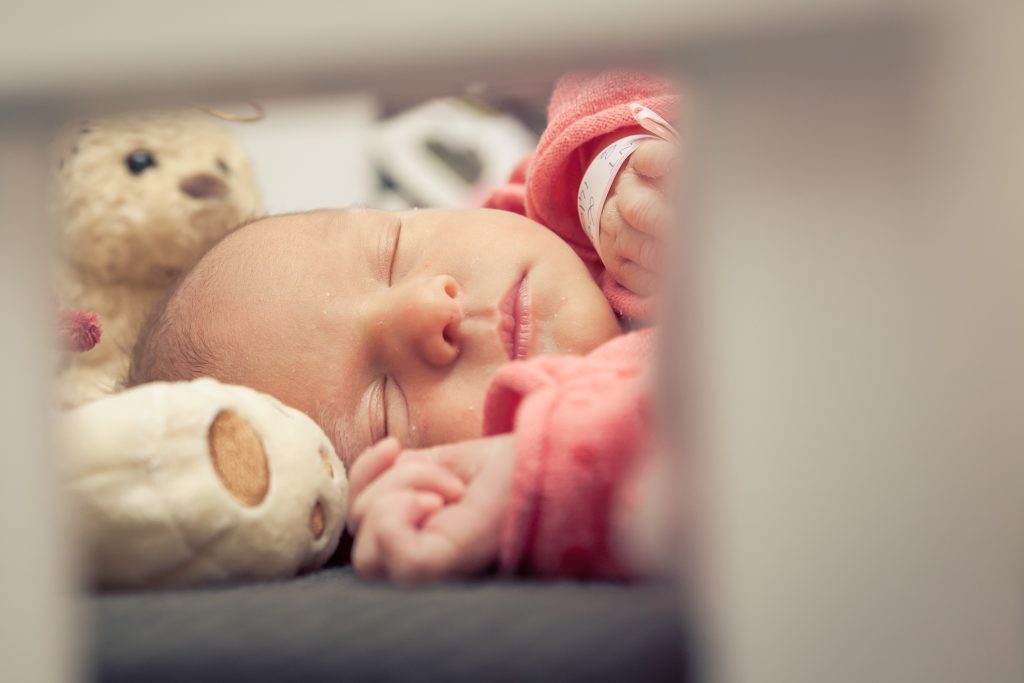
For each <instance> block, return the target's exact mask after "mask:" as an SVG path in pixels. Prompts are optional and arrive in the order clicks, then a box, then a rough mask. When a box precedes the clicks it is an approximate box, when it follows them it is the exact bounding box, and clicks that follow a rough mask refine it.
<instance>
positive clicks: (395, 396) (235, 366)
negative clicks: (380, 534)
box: [201, 209, 620, 464]
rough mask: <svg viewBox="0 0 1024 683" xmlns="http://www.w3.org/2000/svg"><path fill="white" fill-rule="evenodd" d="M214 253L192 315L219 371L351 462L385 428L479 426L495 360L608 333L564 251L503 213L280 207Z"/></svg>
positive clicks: (403, 431)
mask: <svg viewBox="0 0 1024 683" xmlns="http://www.w3.org/2000/svg"><path fill="white" fill-rule="evenodd" d="M219 251H220V252H221V254H220V257H221V262H222V266H223V267H222V268H220V269H219V270H218V273H217V275H216V276H215V277H212V278H211V280H210V283H209V284H208V285H207V286H206V287H205V288H204V289H205V292H204V294H203V295H202V298H203V306H202V314H201V315H202V317H203V321H204V322H203V326H204V327H205V328H206V332H207V334H206V338H207V340H208V341H209V343H210V346H211V347H212V349H213V350H214V353H215V354H216V355H217V356H218V357H219V358H220V359H221V362H220V363H219V365H220V367H221V368H222V370H221V371H220V372H218V376H219V378H220V379H222V380H224V381H228V382H234V383H238V384H245V385H248V386H252V387H255V388H256V389H259V390H261V391H265V392H267V393H269V394H272V395H274V396H276V397H278V398H279V399H281V400H282V401H284V402H285V403H288V404H290V405H292V406H294V407H296V408H298V409H299V410H302V411H304V412H306V413H307V414H309V415H310V416H311V417H313V419H314V420H316V421H317V422H318V423H319V424H320V425H321V427H323V428H324V430H325V431H326V432H327V434H328V436H329V437H331V439H332V440H333V441H334V443H335V444H336V445H337V446H338V449H339V455H341V457H342V459H343V460H345V462H346V463H348V464H351V462H352V460H353V459H354V458H355V456H356V455H358V454H359V452H361V451H362V449H364V448H366V447H367V446H369V445H370V444H372V443H373V442H375V441H377V440H378V439H381V438H383V437H384V436H387V435H393V436H396V437H398V439H399V440H400V441H401V442H402V443H403V444H404V445H406V446H407V447H412V448H414V447H425V446H430V445H434V444H439V443H447V442H451V441H457V440H460V439H465V438H472V437H475V436H479V435H480V433H481V427H482V408H483V401H484V396H485V393H486V390H487V387H488V385H489V383H490V381H491V379H492V378H493V377H494V374H495V371H496V370H497V369H498V368H499V367H500V366H501V365H502V364H504V363H507V362H509V360H511V359H517V358H526V357H531V356H534V355H538V354H551V353H571V354H580V353H586V352H588V351H590V350H591V349H593V348H595V347H596V346H598V345H599V344H601V343H602V342H604V341H606V340H608V339H610V338H611V337H613V336H615V335H616V334H618V333H619V332H620V329H619V326H618V322H617V320H616V318H615V315H614V314H613V313H612V310H611V308H610V307H609V305H608V303H607V301H606V300H605V298H604V296H603V295H602V293H601V291H600V289H599V288H598V287H597V285H596V284H595V283H594V281H593V279H592V278H591V276H590V274H589V273H588V272H587V269H586V267H585V266H584V264H583V262H582V261H580V259H579V258H578V257H577V256H576V255H575V254H574V253H573V251H572V250H571V249H570V248H569V247H568V246H567V245H566V244H565V243H564V242H562V241H561V240H560V239H559V238H557V237H555V236H554V235H553V234H552V233H551V232H549V231H548V230H546V229H545V228H543V227H542V226H540V225H538V224H536V223H534V222H533V221H530V220H528V219H526V218H523V217H521V216H518V215H516V214H512V213H509V212H505V211H494V210H487V209H462V210H413V211H404V212H399V213H391V212H383V211H373V210H361V209H360V210H323V211H315V212H310V213H303V214H293V215H286V216H276V217H272V218H267V219H264V220H261V221H259V222H258V223H255V224H253V225H251V226H249V227H247V228H246V229H244V230H242V231H240V232H239V233H236V234H235V235H233V236H232V237H230V238H229V239H228V240H226V241H225V242H224V243H223V244H222V245H220V247H219Z"/></svg>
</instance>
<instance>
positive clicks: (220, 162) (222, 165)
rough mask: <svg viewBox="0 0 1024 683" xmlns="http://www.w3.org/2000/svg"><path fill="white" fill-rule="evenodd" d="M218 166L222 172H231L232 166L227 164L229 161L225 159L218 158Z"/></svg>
mask: <svg viewBox="0 0 1024 683" xmlns="http://www.w3.org/2000/svg"><path fill="white" fill-rule="evenodd" d="M217 168H219V169H220V171H221V173H223V174H224V175H228V174H229V173H231V167H230V166H228V165H227V162H226V161H224V160H223V159H217Z"/></svg>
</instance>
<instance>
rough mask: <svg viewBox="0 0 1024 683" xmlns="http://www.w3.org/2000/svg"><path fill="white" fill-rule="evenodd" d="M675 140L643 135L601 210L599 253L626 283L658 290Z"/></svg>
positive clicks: (646, 291) (639, 290)
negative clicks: (645, 138)
mask: <svg viewBox="0 0 1024 683" xmlns="http://www.w3.org/2000/svg"><path fill="white" fill-rule="evenodd" d="M675 153H676V146H675V145H674V144H673V143H671V142H666V141H664V140H644V141H643V142H641V143H640V144H639V145H638V146H637V148H636V151H634V152H633V154H632V155H631V156H630V158H629V160H628V161H627V162H626V164H625V165H624V166H623V168H622V169H621V170H620V171H619V174H618V176H617V177H616V178H615V182H614V183H613V184H612V187H611V191H610V192H609V193H608V199H607V201H606V202H605V205H604V210H603V211H602V212H601V222H600V236H599V239H598V254H599V255H600V256H601V260H602V261H603V262H604V265H605V268H607V269H608V272H610V273H611V275H612V277H614V278H615V280H616V281H617V282H618V283H619V284H621V285H622V286H623V287H625V288H627V289H629V290H630V291H632V292H634V293H636V294H638V295H639V296H650V295H651V294H653V293H654V286H655V282H656V274H657V271H658V267H659V260H660V251H661V247H662V237H663V234H664V229H665V223H666V222H667V221H668V218H669V203H668V200H667V199H666V196H665V194H664V191H663V190H664V189H665V185H666V184H667V182H668V180H669V175H670V172H671V170H672V165H673V160H674V156H675Z"/></svg>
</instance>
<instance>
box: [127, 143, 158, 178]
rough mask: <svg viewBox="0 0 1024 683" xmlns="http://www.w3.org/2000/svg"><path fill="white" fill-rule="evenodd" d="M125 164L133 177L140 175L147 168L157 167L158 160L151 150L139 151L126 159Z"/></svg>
mask: <svg viewBox="0 0 1024 683" xmlns="http://www.w3.org/2000/svg"><path fill="white" fill-rule="evenodd" d="M124 163H125V165H126V166H127V167H128V170H129V171H131V172H132V175H139V174H140V173H142V172H143V171H145V170H146V169H147V168H151V167H153V166H156V159H154V158H153V155H152V154H151V153H150V152H149V150H145V149H137V150H135V151H134V152H132V153H131V154H129V155H128V156H126V157H125V158H124Z"/></svg>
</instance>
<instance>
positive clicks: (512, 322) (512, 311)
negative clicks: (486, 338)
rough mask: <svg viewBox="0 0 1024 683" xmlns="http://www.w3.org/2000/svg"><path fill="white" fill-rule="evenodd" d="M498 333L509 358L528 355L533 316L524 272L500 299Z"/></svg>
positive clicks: (527, 281)
mask: <svg viewBox="0 0 1024 683" xmlns="http://www.w3.org/2000/svg"><path fill="white" fill-rule="evenodd" d="M498 335H499V337H501V342H502V344H503V345H504V346H505V351H506V352H507V353H508V357H509V360H519V359H521V358H527V357H528V356H529V355H530V348H531V342H532V341H533V317H532V315H531V311H530V285H529V280H528V279H527V277H526V273H523V274H522V275H520V276H519V277H518V278H516V280H515V282H513V283H512V287H510V288H509V290H508V292H506V293H505V296H504V297H503V298H502V300H501V320H500V322H499V323H498Z"/></svg>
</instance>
